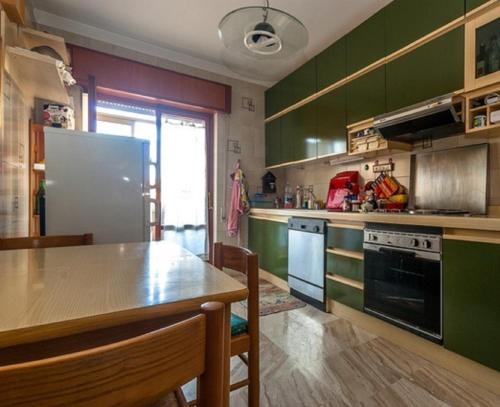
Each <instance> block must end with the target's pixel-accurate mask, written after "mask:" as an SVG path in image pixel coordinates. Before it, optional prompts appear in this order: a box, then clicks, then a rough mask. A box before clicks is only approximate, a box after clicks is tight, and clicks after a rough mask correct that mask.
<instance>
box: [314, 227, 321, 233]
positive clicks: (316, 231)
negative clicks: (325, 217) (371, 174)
mask: <svg viewBox="0 0 500 407" xmlns="http://www.w3.org/2000/svg"><path fill="white" fill-rule="evenodd" d="M313 231H314V233H319V232H320V231H321V229H320V227H319V226H314V228H313Z"/></svg>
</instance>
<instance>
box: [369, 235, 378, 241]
mask: <svg viewBox="0 0 500 407" xmlns="http://www.w3.org/2000/svg"><path fill="white" fill-rule="evenodd" d="M368 240H371V241H372V242H376V241H377V240H378V237H377V235H370V236H369V237H368Z"/></svg>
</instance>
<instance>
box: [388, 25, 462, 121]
mask: <svg viewBox="0 0 500 407" xmlns="http://www.w3.org/2000/svg"><path fill="white" fill-rule="evenodd" d="M386 81H387V82H386V86H387V111H393V110H397V109H400V108H403V107H407V106H410V105H412V104H415V103H418V102H422V101H424V100H427V99H431V98H434V97H438V96H442V95H445V94H447V93H450V92H453V91H456V90H459V89H462V88H463V86H464V28H463V27H458V28H456V29H454V30H453V31H450V32H449V33H447V34H445V35H442V36H441V37H439V38H436V39H435V40H432V41H431V42H429V43H427V44H425V45H422V46H421V47H419V48H417V49H415V50H414V51H411V52H409V53H408V54H406V55H403V56H401V57H399V58H397V59H395V60H394V61H392V62H389V63H388V64H387V67H386Z"/></svg>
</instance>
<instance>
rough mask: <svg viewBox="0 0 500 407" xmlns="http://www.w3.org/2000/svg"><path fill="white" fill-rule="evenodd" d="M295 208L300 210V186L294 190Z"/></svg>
mask: <svg viewBox="0 0 500 407" xmlns="http://www.w3.org/2000/svg"><path fill="white" fill-rule="evenodd" d="M295 208H296V209H302V187H301V186H300V185H297V188H295Z"/></svg>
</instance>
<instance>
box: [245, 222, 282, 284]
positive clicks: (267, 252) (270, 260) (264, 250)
mask: <svg viewBox="0 0 500 407" xmlns="http://www.w3.org/2000/svg"><path fill="white" fill-rule="evenodd" d="M248 248H249V249H250V250H251V251H252V252H254V253H257V254H258V255H259V266H260V268H261V269H263V270H265V271H267V272H269V273H271V274H274V275H275V276H276V277H279V278H281V279H282V280H285V281H287V280H288V225H287V224H286V223H284V222H275V221H271V220H264V219H256V218H252V217H250V218H249V220H248Z"/></svg>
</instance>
